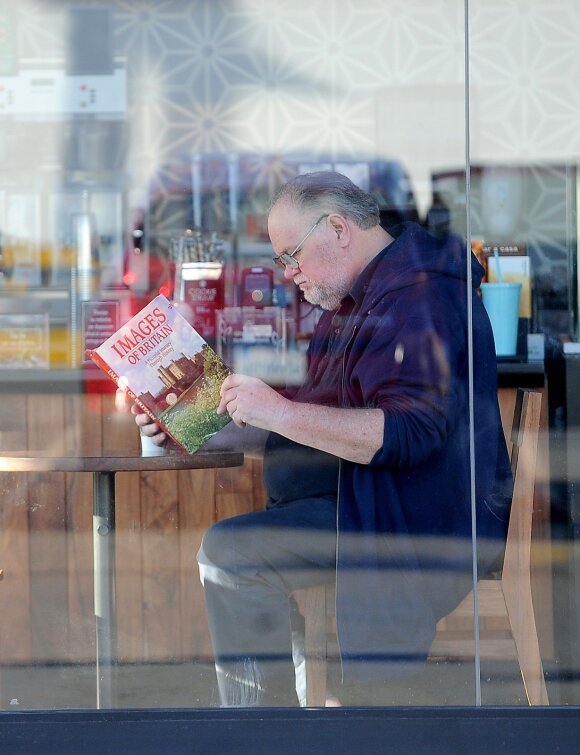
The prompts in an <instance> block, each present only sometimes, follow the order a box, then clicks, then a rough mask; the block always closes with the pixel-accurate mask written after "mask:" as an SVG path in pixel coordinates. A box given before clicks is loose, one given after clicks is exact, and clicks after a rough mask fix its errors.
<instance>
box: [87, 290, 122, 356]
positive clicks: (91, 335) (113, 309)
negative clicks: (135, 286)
mask: <svg viewBox="0 0 580 755" xmlns="http://www.w3.org/2000/svg"><path fill="white" fill-rule="evenodd" d="M82 306H83V334H84V341H85V343H84V349H83V354H85V352H86V350H87V349H96V348H98V347H99V346H100V345H101V344H102V343H104V342H105V341H106V340H107V338H109V337H110V336H112V335H113V333H115V332H116V331H117V330H118V329H119V326H120V322H119V302H118V301H85V302H83V303H82ZM85 361H87V362H89V361H90V360H89V358H88V357H85Z"/></svg>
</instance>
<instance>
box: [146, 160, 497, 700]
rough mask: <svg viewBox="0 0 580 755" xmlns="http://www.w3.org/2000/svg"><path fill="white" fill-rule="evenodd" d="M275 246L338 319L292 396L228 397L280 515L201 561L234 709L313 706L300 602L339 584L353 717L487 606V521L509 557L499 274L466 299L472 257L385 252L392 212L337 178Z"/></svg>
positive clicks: (224, 527) (304, 192)
mask: <svg viewBox="0 0 580 755" xmlns="http://www.w3.org/2000/svg"><path fill="white" fill-rule="evenodd" d="M268 231H269V234H270V239H271V241H272V246H273V248H274V251H275V254H276V256H275V257H274V260H275V261H276V262H277V263H279V264H281V265H283V266H284V274H285V277H286V278H287V279H289V280H292V281H293V282H294V283H295V284H296V285H297V286H298V287H299V288H300V289H301V291H302V293H303V295H304V297H305V298H306V299H307V301H309V302H311V303H312V304H315V305H318V306H320V307H321V308H322V309H323V310H324V313H323V314H322V316H321V318H320V320H319V322H318V325H317V327H316V329H315V333H314V335H313V338H312V341H311V344H310V347H309V354H308V370H307V375H306V379H305V381H304V384H303V385H302V386H301V387H300V389H299V390H298V391H297V392H296V393H295V394H294V395H289V394H283V393H279V392H277V391H275V390H273V389H272V388H271V387H269V386H268V385H266V384H265V383H263V382H262V381H260V380H258V379H256V378H251V377H247V376H243V375H232V376H230V377H228V378H227V379H226V380H225V382H224V384H223V386H222V389H221V403H220V405H219V408H218V411H220V412H228V413H229V414H230V416H231V417H232V419H233V421H234V423H235V425H236V426H237V427H238V428H240V431H239V432H240V433H251V432H253V433H256V432H258V431H261V432H267V440H266V445H265V450H264V483H265V487H266V491H267V493H268V501H267V504H266V509H265V510H264V511H263V512H254V513H250V514H247V515H243V516H239V517H234V518H232V519H227V520H224V521H222V522H218V523H217V524H216V525H214V526H213V527H212V528H211V529H210V530H208V532H206V534H205V536H204V539H203V543H202V547H201V549H200V552H199V554H198V560H199V564H200V572H201V576H202V579H203V581H204V586H205V594H206V601H207V607H208V616H209V624H210V631H211V635H212V640H213V644H214V651H215V659H216V670H217V677H218V685H219V690H220V697H221V701H222V704H223V705H295V704H296V703H297V696H296V691H295V677H294V666H293V661H292V640H291V637H292V627H293V626H294V625H295V620H294V619H295V617H294V618H293V613H294V605H293V601H292V599H291V593H292V591H293V590H294V589H296V588H299V587H304V586H306V585H310V584H319V583H323V582H335V581H336V587H337V606H336V608H337V634H338V640H339V646H340V654H341V662H342V673H343V680H344V681H343V687H342V689H341V691H340V692H339V696H340V697H341V699H342V700H343V702H349V698H348V690H349V689H353V688H363V687H364V688H371V687H372V688H377V687H378V688H379V689H381V688H382V687H384V685H387V684H388V682H389V681H390V680H392V679H394V678H397V677H399V676H401V675H405V674H409V673H411V672H412V671H413V670H414V669H415V668H416V667H417V663H420V662H422V661H423V660H424V659H425V657H426V654H427V652H428V648H429V645H430V643H431V641H432V639H433V636H434V629H435V623H436V621H437V620H438V618H439V617H441V616H442V615H445V614H446V613H447V612H449V611H450V610H451V609H452V608H453V607H454V605H456V604H457V603H458V602H459V601H460V600H461V598H462V597H463V596H464V595H465V594H466V593H467V592H468V590H469V589H470V587H471V559H472V557H471V542H470V537H471V532H472V525H471V520H472V511H475V512H476V523H477V528H478V534H480V535H482V536H483V537H484V538H485V541H486V542H488V543H491V544H492V545H491V546H490V547H489V548H488V549H485V552H483V553H482V554H480V568H481V569H482V570H485V569H487V568H488V567H489V565H490V563H491V562H492V561H493V559H494V557H495V556H497V554H498V551H499V550H500V549H501V547H502V545H503V541H504V539H505V533H506V522H507V517H508V514H509V504H510V494H511V474H510V470H509V462H508V457H507V451H506V446H505V440H504V438H503V433H502V429H501V423H500V416H499V410H498V404H497V375H496V358H495V350H494V344H493V336H492V333H491V328H490V325H489V322H488V319H487V317H486V314H485V311H484V309H483V306H482V304H481V301H480V300H479V297H478V296H477V292H476V289H477V287H478V285H479V282H480V280H481V276H482V272H483V271H482V269H481V267H480V265H479V264H478V263H477V261H476V260H475V259H474V258H473V257H472V258H471V260H470V264H471V279H472V288H471V290H470V291H469V293H468V281H467V275H468V268H467V265H468V261H467V255H466V252H465V249H464V247H463V245H462V244H461V243H459V241H458V239H456V238H454V237H448V238H447V239H444V240H441V239H434V238H432V237H430V236H429V235H428V234H427V233H425V232H424V231H423V230H422V229H421V228H420V227H419V226H417V225H415V224H403V225H402V226H399V227H397V228H395V229H391V233H392V235H391V233H387V231H386V230H384V229H383V228H382V227H381V226H380V225H379V212H378V207H377V205H376V203H375V201H374V199H373V198H372V197H371V196H370V195H369V194H367V193H366V192H364V191H362V190H360V189H359V188H358V187H356V186H355V185H354V184H353V183H352V182H351V181H350V180H349V179H347V178H346V177H345V176H342V175H340V174H337V173H332V172H320V173H312V174H307V175H302V176H298V177H296V178H294V179H293V180H291V181H290V182H289V183H288V184H286V185H285V186H284V187H282V189H281V190H280V192H279V193H278V195H277V196H276V197H275V199H274V201H273V203H272V208H271V211H270V214H269V219H268ZM468 296H469V297H470V300H471V307H470V308H469V309H471V313H472V318H471V322H470V321H469V319H468ZM470 327H471V331H472V334H473V348H474V353H475V355H476V359H475V364H474V366H473V373H472V375H471V377H470V367H469V359H468V330H469V328H470ZM470 380H471V382H470ZM471 391H472V393H473V416H474V430H475V455H474V458H475V501H474V505H473V506H472V501H471V498H472V496H471V469H470V443H469V435H470V432H469V430H470V420H469V418H470V408H469V407H470V404H469V395H470V392H471ZM137 420H138V422H139V423H140V424H145V423H146V420H145V418H143V416H142V415H140V416H138V417H137ZM256 429H257V430H256ZM147 432H148V433H150V434H154V435H156V437H157V441H158V442H161V441H162V439H163V436H162V435H159V434H158V433H157V432H156V430H155V428H154V427H150V428H147ZM455 544H457V545H456V546H455ZM443 554H445V556H444V555H443ZM356 699H357V700H360V697H357V698H356ZM368 702H372V701H371V700H370V699H369V700H368Z"/></svg>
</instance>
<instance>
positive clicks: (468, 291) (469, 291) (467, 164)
mask: <svg viewBox="0 0 580 755" xmlns="http://www.w3.org/2000/svg"><path fill="white" fill-rule="evenodd" d="M463 12H464V88H465V213H466V218H465V221H466V225H465V227H466V232H465V235H466V240H465V242H466V243H465V247H466V254H465V264H466V266H467V270H466V273H467V286H466V306H467V355H468V385H469V388H468V391H469V470H470V487H471V494H470V497H471V554H472V579H473V640H474V645H475V653H474V673H475V705H476V706H477V707H480V706H481V646H480V640H479V591H478V570H477V519H476V506H475V430H474V410H473V307H472V279H471V152H470V137H471V130H470V126H471V123H470V79H469V72H470V69H469V0H463Z"/></svg>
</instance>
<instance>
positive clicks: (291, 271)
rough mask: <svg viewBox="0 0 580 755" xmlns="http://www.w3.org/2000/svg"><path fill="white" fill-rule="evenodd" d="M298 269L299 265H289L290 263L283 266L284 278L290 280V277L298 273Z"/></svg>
mask: <svg viewBox="0 0 580 755" xmlns="http://www.w3.org/2000/svg"><path fill="white" fill-rule="evenodd" d="M299 270H300V268H299V267H291V266H290V265H285V266H284V278H286V280H287V281H291V280H292V278H294V276H295V275H296V273H298V272H299Z"/></svg>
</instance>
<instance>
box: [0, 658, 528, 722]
mask: <svg viewBox="0 0 580 755" xmlns="http://www.w3.org/2000/svg"><path fill="white" fill-rule="evenodd" d="M336 677H337V674H336V671H335V672H334V673H333V671H332V670H331V671H330V673H329V686H330V687H331V689H332V688H333V687H334V689H335V690H336V689H337V685H336V684H333V679H335V678H336ZM481 680H482V685H481V686H482V703H483V704H484V705H525V704H526V700H525V695H524V690H523V686H522V684H521V682H520V681H519V678H518V674H517V669H516V668H515V667H514V668H512V667H511V666H510V664H505V663H501V664H498V663H495V664H491V663H488V664H487V665H486V664H484V665H483V666H482V673H481ZM0 685H1V686H0V689H1V701H2V707H3V708H6V709H10V710H38V709H69V708H94V707H95V706H96V694H95V669H94V667H93V666H68V667H67V666H45V667H12V668H4V669H2V670H1V677H0ZM357 704H360V705H371V704H373V700H372V699H369V698H368V697H366V696H362V695H361V696H360V698H359V702H358V703H357ZM375 704H376V703H375ZM380 704H382V705H393V706H401V705H402V706H409V705H410V706H426V705H427V706H432V705H474V704H475V692H474V666H473V663H433V662H431V663H429V664H428V665H427V666H425V668H424V669H423V670H422V671H421V672H420V673H419V674H417V675H415V676H413V677H412V678H411V679H403V680H398V681H396V682H393V683H392V684H390V685H389V687H388V690H385V691H383V694H382V695H381V700H380ZM217 705H218V698H217V691H216V685H215V677H214V670H213V666H212V665H210V664H208V663H207V662H206V663H179V664H162V663H156V664H149V665H138V664H135V665H124V666H120V667H119V668H118V669H117V706H118V707H121V708H208V707H216V706H217Z"/></svg>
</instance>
